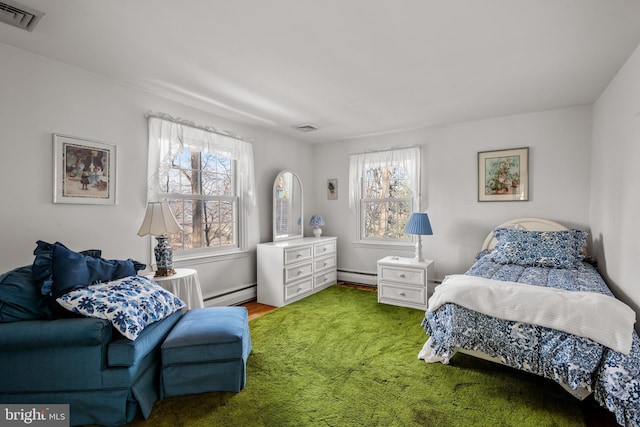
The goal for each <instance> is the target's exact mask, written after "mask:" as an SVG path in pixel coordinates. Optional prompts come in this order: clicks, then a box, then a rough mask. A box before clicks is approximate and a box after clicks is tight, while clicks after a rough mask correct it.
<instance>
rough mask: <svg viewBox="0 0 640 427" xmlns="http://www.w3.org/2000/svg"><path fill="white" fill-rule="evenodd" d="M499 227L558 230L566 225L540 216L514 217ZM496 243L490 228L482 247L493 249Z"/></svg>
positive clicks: (563, 228)
mask: <svg viewBox="0 0 640 427" xmlns="http://www.w3.org/2000/svg"><path fill="white" fill-rule="evenodd" d="M501 227H502V228H515V229H520V230H529V231H559V230H566V229H567V227H565V226H564V225H562V224H558V223H557V222H554V221H551V220H548V219H542V218H516V219H512V220H510V221H507V222H503V223H502V224H500V225H499V226H497V227H496V228H501ZM496 243H497V242H496V239H495V238H494V237H493V230H491V233H489V235H488V236H487V238H486V239H484V243H483V244H482V249H493V248H494V247H495V245H496Z"/></svg>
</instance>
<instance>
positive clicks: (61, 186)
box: [53, 133, 116, 205]
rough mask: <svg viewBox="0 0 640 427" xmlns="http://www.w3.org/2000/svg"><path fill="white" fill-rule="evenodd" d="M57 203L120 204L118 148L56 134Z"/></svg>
mask: <svg viewBox="0 0 640 427" xmlns="http://www.w3.org/2000/svg"><path fill="white" fill-rule="evenodd" d="M53 203H76V204H90V205H115V204H116V146H115V145H112V144H107V143H104V142H99V141H92V140H89V139H84V138H78V137H75V136H68V135H61V134H57V133H56V134H54V135H53Z"/></svg>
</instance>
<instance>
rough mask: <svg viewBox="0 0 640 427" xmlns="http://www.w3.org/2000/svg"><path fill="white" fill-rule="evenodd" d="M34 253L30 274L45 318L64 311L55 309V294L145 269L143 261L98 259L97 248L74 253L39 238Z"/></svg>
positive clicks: (132, 274)
mask: <svg viewBox="0 0 640 427" xmlns="http://www.w3.org/2000/svg"><path fill="white" fill-rule="evenodd" d="M34 255H35V256H36V258H35V260H34V262H33V266H32V270H33V277H34V279H35V280H36V281H37V282H39V283H40V291H41V293H42V295H43V296H44V297H43V299H42V302H41V306H42V309H43V310H44V311H45V312H46V313H47V314H49V317H54V315H55V314H56V313H64V314H66V312H60V311H58V310H56V308H57V307H56V306H57V304H56V303H55V299H56V298H58V297H59V296H61V295H64V294H66V293H67V292H69V291H71V290H73V289H76V288H81V287H85V286H89V285H91V284H94V283H98V282H108V281H111V280H117V279H121V278H123V277H127V276H135V275H136V274H137V272H138V271H139V270H143V269H144V268H146V265H145V264H142V263H139V262H137V261H134V260H132V259H127V260H105V259H102V258H100V255H101V252H100V251H99V250H90V251H84V252H74V251H72V250H70V249H69V248H67V247H66V246H64V245H63V244H62V243H60V242H56V243H55V244H51V243H47V242H43V241H41V240H39V241H38V242H37V247H36V249H35V251H34Z"/></svg>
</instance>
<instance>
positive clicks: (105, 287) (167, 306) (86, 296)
mask: <svg viewBox="0 0 640 427" xmlns="http://www.w3.org/2000/svg"><path fill="white" fill-rule="evenodd" d="M56 301H58V304H60V305H61V306H62V307H64V308H66V309H67V310H69V311H71V312H73V313H78V314H81V315H83V316H87V317H94V318H98V319H106V320H108V321H110V322H111V324H112V325H113V326H114V328H116V329H117V330H118V332H120V333H121V334H122V335H123V336H125V337H127V338H129V339H130V340H135V339H136V338H137V337H138V335H140V333H141V332H142V331H143V330H144V328H145V327H147V326H149V325H150V324H152V323H154V322H157V321H159V320H162V319H164V318H165V317H168V316H169V315H171V314H173V313H175V312H176V311H178V310H180V309H182V308H183V307H184V306H185V303H184V302H183V301H182V300H181V299H180V298H178V297H177V296H175V295H173V294H172V293H170V292H168V291H166V290H165V289H163V288H162V287H161V286H160V285H158V284H157V283H155V282H153V281H152V280H150V279H147V278H146V277H144V276H129V277H125V278H122V279H118V280H114V281H111V282H103V283H97V284H95V285H90V286H87V287H85V288H78V289H74V290H72V291H71V292H69V293H66V294H64V295H62V296H61V297H60V298H57V299H56Z"/></svg>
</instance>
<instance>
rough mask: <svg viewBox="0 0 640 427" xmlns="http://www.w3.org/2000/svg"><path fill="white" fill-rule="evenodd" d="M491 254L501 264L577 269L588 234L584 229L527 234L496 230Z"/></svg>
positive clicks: (582, 256)
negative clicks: (495, 242)
mask: <svg viewBox="0 0 640 427" xmlns="http://www.w3.org/2000/svg"><path fill="white" fill-rule="evenodd" d="M493 235H494V236H495V238H496V239H497V240H498V243H497V244H496V247H495V249H494V251H493V253H492V257H493V260H494V261H495V262H498V263H500V264H518V265H522V266H525V267H551V268H565V269H566V268H575V267H576V266H577V265H578V264H579V263H580V262H581V261H582V260H583V258H584V255H583V252H582V251H583V249H584V247H585V245H586V242H587V237H588V236H589V234H588V233H587V232H586V231H582V230H561V231H528V230H515V229H509V228H497V229H496V230H494V233H493Z"/></svg>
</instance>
